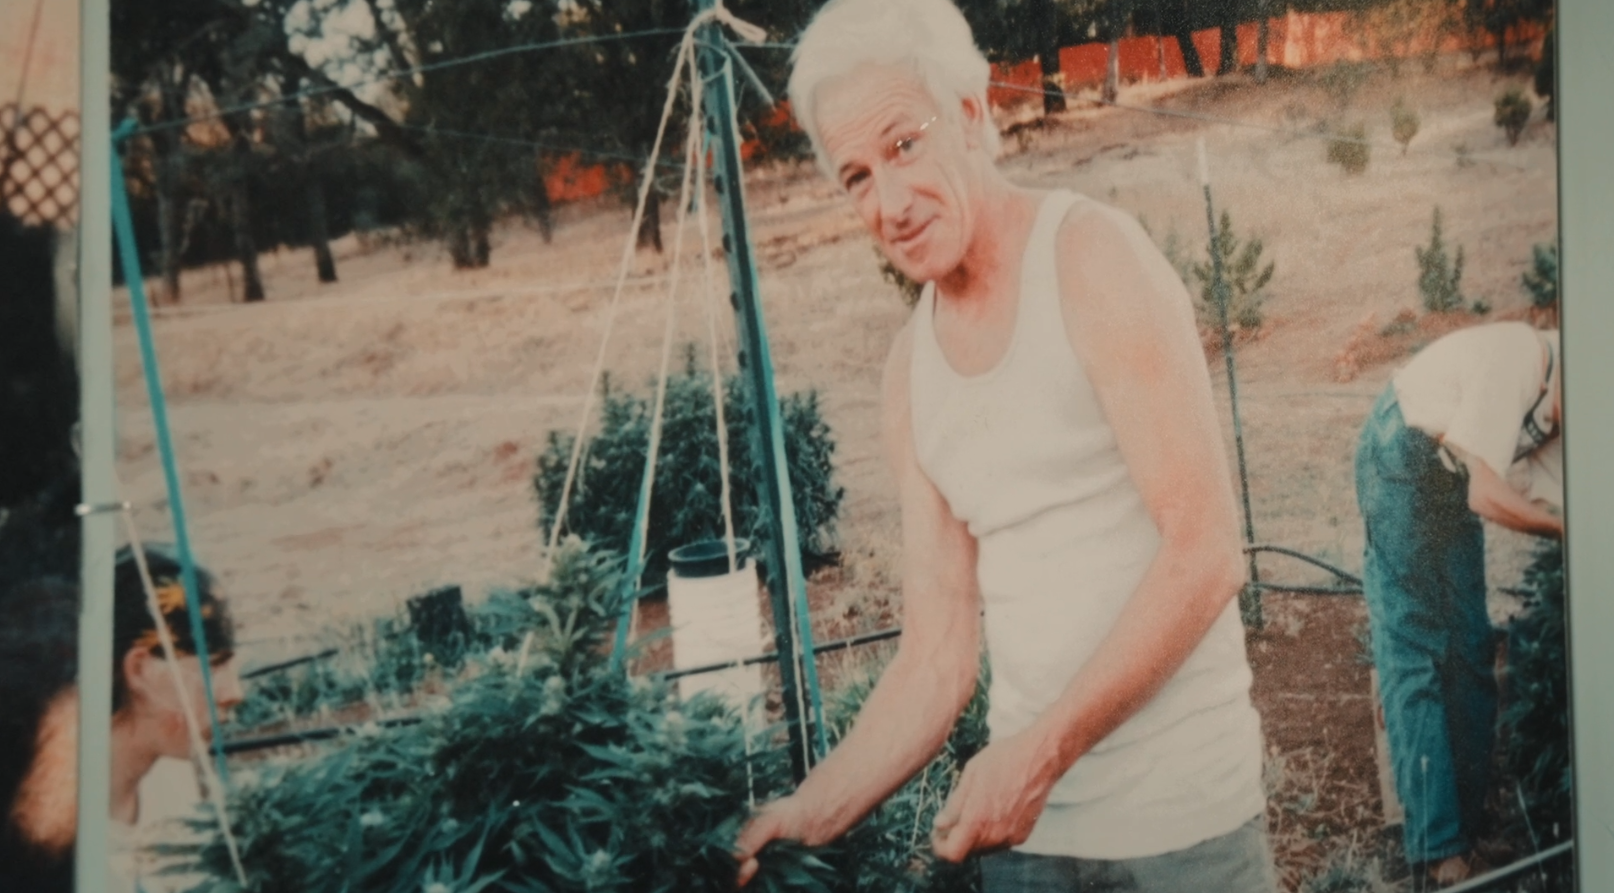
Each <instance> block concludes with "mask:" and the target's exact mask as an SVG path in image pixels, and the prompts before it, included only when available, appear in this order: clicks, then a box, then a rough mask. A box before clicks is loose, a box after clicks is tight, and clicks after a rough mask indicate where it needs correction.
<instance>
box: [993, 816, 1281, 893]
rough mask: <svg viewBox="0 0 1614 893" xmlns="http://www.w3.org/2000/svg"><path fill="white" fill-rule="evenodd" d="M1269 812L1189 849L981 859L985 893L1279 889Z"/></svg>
mask: <svg viewBox="0 0 1614 893" xmlns="http://www.w3.org/2000/svg"><path fill="white" fill-rule="evenodd" d="M1277 889H1278V881H1277V876H1276V874H1275V873H1274V871H1273V867H1272V850H1271V847H1270V846H1268V844H1267V820H1266V816H1256V817H1255V818H1253V819H1251V820H1250V821H1248V822H1246V823H1245V824H1244V825H1243V826H1241V827H1239V828H1238V829H1237V830H1235V831H1233V832H1231V833H1229V834H1224V835H1222V836H1221V837H1213V838H1211V839H1210V840H1207V841H1205V842H1203V843H1198V844H1195V845H1194V846H1191V847H1189V848H1187V849H1185V850H1178V851H1177V852H1174V853H1165V854H1163V855H1159V856H1144V857H1142V858H1138V859H1077V858H1073V857H1070V856H1043V855H1038V854H1036V853H1020V852H1012V851H1011V852H1007V853H996V854H993V855H990V856H983V857H982V858H981V893H1190V891H1191V893H1277Z"/></svg>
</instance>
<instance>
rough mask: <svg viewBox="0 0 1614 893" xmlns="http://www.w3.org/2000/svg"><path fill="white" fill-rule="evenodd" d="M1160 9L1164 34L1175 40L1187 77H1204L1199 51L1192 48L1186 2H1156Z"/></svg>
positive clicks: (1183, 0) (1192, 36) (1171, 0)
mask: <svg viewBox="0 0 1614 893" xmlns="http://www.w3.org/2000/svg"><path fill="white" fill-rule="evenodd" d="M1156 2H1157V3H1158V4H1159V6H1160V7H1161V15H1160V18H1161V20H1162V22H1163V23H1164V24H1163V28H1164V30H1165V31H1166V33H1169V34H1170V35H1171V36H1172V37H1174V38H1176V40H1177V48H1178V49H1179V50H1181V51H1182V62H1183V67H1184V68H1186V69H1187V70H1188V76H1189V77H1196V78H1202V77H1204V76H1205V66H1204V65H1203V64H1201V63H1200V61H1199V49H1198V48H1197V47H1195V46H1194V31H1193V19H1192V18H1190V12H1189V10H1190V9H1191V8H1192V7H1190V6H1189V5H1188V0H1156Z"/></svg>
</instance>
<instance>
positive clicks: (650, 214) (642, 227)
mask: <svg viewBox="0 0 1614 893" xmlns="http://www.w3.org/2000/svg"><path fill="white" fill-rule="evenodd" d="M638 247H640V248H654V249H656V253H657V254H660V253H661V193H660V192H657V191H656V188H655V187H654V186H652V187H651V188H650V195H648V196H647V197H646V198H645V203H644V219H643V220H641V221H639V241H638Z"/></svg>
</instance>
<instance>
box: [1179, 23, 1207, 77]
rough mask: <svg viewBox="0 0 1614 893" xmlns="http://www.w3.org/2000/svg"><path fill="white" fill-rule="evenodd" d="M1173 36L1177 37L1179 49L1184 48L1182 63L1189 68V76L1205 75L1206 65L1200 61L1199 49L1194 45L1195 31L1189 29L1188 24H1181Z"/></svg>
mask: <svg viewBox="0 0 1614 893" xmlns="http://www.w3.org/2000/svg"><path fill="white" fill-rule="evenodd" d="M1172 36H1173V37H1175V38H1177V49H1179V50H1182V64H1183V68H1186V69H1187V70H1188V76H1189V77H1191V78H1202V77H1204V76H1205V66H1204V65H1201V64H1200V62H1199V49H1198V48H1197V47H1195V46H1194V35H1193V32H1191V31H1189V30H1188V26H1187V25H1186V24H1181V25H1178V26H1177V30H1176V31H1175V32H1173V34H1172Z"/></svg>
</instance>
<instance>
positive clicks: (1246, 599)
mask: <svg viewBox="0 0 1614 893" xmlns="http://www.w3.org/2000/svg"><path fill="white" fill-rule="evenodd" d="M1199 184H1200V186H1201V188H1203V189H1204V190H1205V222H1206V223H1207V224H1208V225H1209V226H1210V255H1211V276H1212V278H1211V290H1212V295H1213V296H1214V297H1215V298H1216V310H1217V313H1218V314H1219V315H1220V316H1221V324H1222V356H1223V357H1225V358H1226V359H1227V396H1228V400H1229V401H1230V402H1231V404H1232V411H1233V445H1234V447H1235V449H1237V451H1238V458H1239V488H1240V492H1241V495H1242V496H1243V498H1244V544H1245V545H1246V546H1253V545H1255V521H1254V518H1253V517H1252V516H1251V514H1250V475H1249V471H1248V470H1247V467H1246V465H1245V461H1244V423H1243V422H1242V421H1240V419H1239V380H1238V374H1237V373H1236V372H1235V371H1234V368H1233V332H1232V330H1231V329H1230V328H1229V327H1228V323H1227V304H1228V301H1229V300H1230V299H1231V298H1232V295H1231V294H1230V290H1229V289H1228V286H1227V280H1226V279H1225V278H1223V276H1222V255H1221V252H1219V251H1217V250H1216V212H1215V210H1214V209H1213V207H1212V205H1211V188H1210V168H1209V166H1208V165H1207V164H1206V162H1205V141H1204V140H1203V139H1201V140H1200V141H1199ZM1245 555H1246V556H1247V558H1248V560H1249V562H1250V582H1249V584H1248V585H1246V586H1245V587H1244V591H1242V592H1240V593H1239V614H1240V616H1242V617H1243V618H1244V625H1245V626H1248V627H1249V628H1251V629H1260V628H1261V627H1262V626H1263V625H1265V623H1266V621H1265V620H1264V619H1263V618H1262V616H1261V591H1260V588H1259V585H1260V583H1261V571H1260V569H1259V568H1258V567H1256V564H1255V552H1253V551H1250V550H1246V551H1245Z"/></svg>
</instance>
